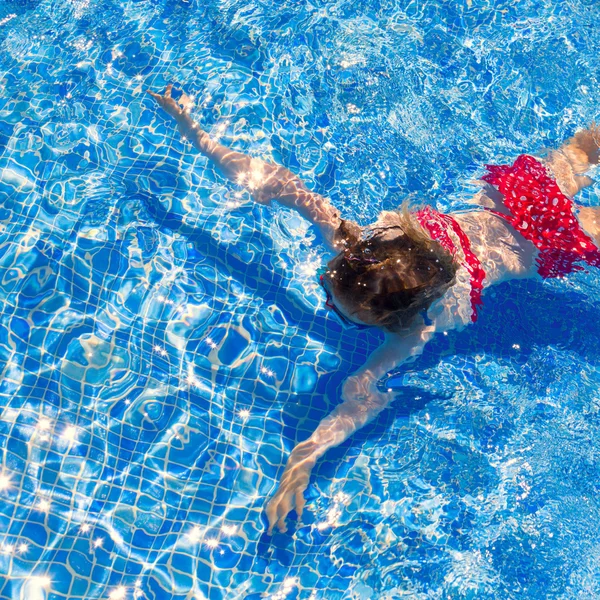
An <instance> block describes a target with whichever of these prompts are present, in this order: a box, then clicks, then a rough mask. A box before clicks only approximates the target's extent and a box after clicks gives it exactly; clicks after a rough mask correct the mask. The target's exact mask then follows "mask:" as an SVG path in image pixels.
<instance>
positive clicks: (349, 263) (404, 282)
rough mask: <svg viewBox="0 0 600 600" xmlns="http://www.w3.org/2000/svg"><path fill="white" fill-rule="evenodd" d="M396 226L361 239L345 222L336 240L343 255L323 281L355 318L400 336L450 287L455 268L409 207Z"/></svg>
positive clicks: (397, 215)
mask: <svg viewBox="0 0 600 600" xmlns="http://www.w3.org/2000/svg"><path fill="white" fill-rule="evenodd" d="M388 221H389V219H388ZM392 222H393V224H391V225H388V226H384V227H378V228H373V229H371V230H370V231H369V232H368V234H367V236H366V237H364V238H363V237H361V231H360V228H358V227H357V226H356V225H355V224H353V223H349V222H348V221H342V223H341V225H340V228H339V230H338V232H337V235H336V238H337V239H338V240H339V243H340V245H343V246H344V250H343V251H342V252H340V254H338V255H337V256H336V257H335V258H333V259H332V260H331V261H329V263H328V265H327V266H328V271H327V273H326V274H325V277H326V278H327V283H328V287H329V289H330V290H331V292H332V293H333V296H334V301H335V299H336V298H337V299H339V300H340V301H342V302H343V303H344V308H345V309H346V310H347V311H348V312H349V313H350V315H351V316H356V317H357V318H358V319H360V320H361V321H363V322H365V323H369V324H371V325H375V326H378V327H381V328H383V329H386V330H387V331H392V332H399V331H402V330H404V329H406V328H408V326H409V325H410V324H411V322H412V320H413V319H414V317H415V316H416V315H417V314H418V313H420V312H421V311H422V310H424V309H427V308H428V307H429V306H430V305H431V303H432V302H433V301H434V300H436V299H437V298H439V297H440V296H442V294H443V293H444V292H445V291H446V290H447V289H448V288H449V287H450V286H451V285H452V283H453V282H454V278H455V275H456V269H457V267H456V264H455V262H454V260H453V258H452V255H451V254H450V253H449V252H448V251H446V250H445V249H444V248H442V246H440V244H438V243H437V242H435V241H433V240H432V239H431V238H430V237H429V235H428V234H427V233H426V232H425V231H424V230H423V229H422V228H421V226H420V225H419V224H418V223H417V222H416V220H415V219H414V218H413V217H412V216H411V214H410V213H409V211H408V208H407V207H406V206H404V207H403V208H402V209H401V210H399V211H397V212H396V213H395V215H394V219H393V221H392Z"/></svg>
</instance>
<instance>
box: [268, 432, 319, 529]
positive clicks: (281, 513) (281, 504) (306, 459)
mask: <svg viewBox="0 0 600 600" xmlns="http://www.w3.org/2000/svg"><path fill="white" fill-rule="evenodd" d="M313 451H314V445H313V444H312V442H310V441H309V440H307V441H306V442H302V443H301V444H298V445H297V446H296V447H295V448H294V450H293V451H292V454H291V455H290V457H289V459H288V462H287V465H286V467H285V471H284V472H283V475H282V476H281V482H280V483H279V487H278V488H277V492H276V493H275V495H274V496H273V498H271V500H270V501H269V503H268V504H267V519H268V520H269V529H268V534H269V535H271V534H272V533H273V528H274V527H275V526H277V528H278V529H279V531H280V532H281V533H285V532H286V531H287V528H286V526H285V519H286V517H287V516H288V514H289V513H290V512H291V511H292V510H293V509H294V508H295V509H296V514H297V515H298V520H300V518H301V517H302V511H303V510H304V505H305V504H306V500H305V499H304V490H306V488H307V487H308V481H309V479H310V472H311V471H312V468H313V467H314V465H315V462H316V458H315V457H314V452H313Z"/></svg>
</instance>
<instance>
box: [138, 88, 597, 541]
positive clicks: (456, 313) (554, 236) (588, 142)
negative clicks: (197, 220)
mask: <svg viewBox="0 0 600 600" xmlns="http://www.w3.org/2000/svg"><path fill="white" fill-rule="evenodd" d="M171 90H172V86H171V85H169V86H168V87H167V89H166V92H165V93H164V95H159V94H156V93H153V92H149V93H150V95H151V96H152V97H153V98H154V99H155V100H156V101H157V102H158V104H159V105H160V106H161V107H162V108H163V109H164V110H165V111H166V112H167V113H168V114H169V115H171V116H172V117H174V118H175V120H176V121H177V124H178V127H179V131H180V132H181V134H182V135H183V136H184V137H185V138H187V139H188V140H190V141H191V142H192V144H193V145H194V146H195V147H196V148H197V149H198V150H199V151H200V152H202V153H203V154H205V155H206V156H207V157H208V158H209V159H211V160H212V161H213V162H214V163H215V165H216V166H217V167H219V169H220V170H221V171H222V172H223V174H224V175H225V176H226V177H228V178H229V179H231V180H232V181H235V182H236V183H238V184H239V185H242V186H243V187H245V188H246V189H248V190H249V191H250V192H251V194H252V196H253V198H254V200H255V201H256V202H259V203H261V204H269V203H270V202H271V201H272V200H274V199H275V200H277V201H279V202H281V203H282V204H283V205H285V206H288V207H290V208H293V209H295V210H297V211H298V212H299V213H300V214H301V215H302V216H303V217H305V218H306V219H308V220H309V221H311V222H312V223H313V224H314V225H315V226H316V227H317V228H318V229H319V231H320V232H321V234H322V236H323V238H324V239H325V242H326V244H327V245H328V246H329V247H330V248H331V249H332V250H333V251H334V252H335V253H336V256H335V257H334V258H333V259H331V260H330V261H329V263H328V265H327V267H328V268H327V270H326V272H325V273H324V275H322V276H321V285H322V286H323V289H324V292H325V294H326V297H327V306H328V307H330V308H331V309H332V310H335V312H336V313H337V314H338V315H339V317H340V319H342V320H343V321H344V322H346V323H347V324H348V325H350V326H356V327H360V326H374V327H380V328H381V329H383V331H384V332H385V341H384V343H383V344H382V345H381V346H380V347H379V348H378V349H377V350H376V351H375V352H373V354H372V355H371V356H370V357H369V359H368V360H367V362H366V364H365V365H364V366H363V367H362V368H361V369H359V370H358V371H357V372H356V373H354V375H352V376H351V377H348V379H347V380H346V381H345V383H344V385H343V388H342V400H343V402H342V403H341V404H339V405H338V406H337V407H336V408H335V409H334V411H333V412H332V413H331V414H330V415H329V416H327V417H326V418H325V419H323V420H322V421H321V423H320V424H319V426H318V427H317V429H316V430H315V432H314V433H313V434H312V435H311V436H310V437H309V438H308V439H307V440H306V441H304V442H302V443H300V444H298V445H297V446H296V447H295V448H294V450H293V451H292V453H291V455H290V457H289V459H288V462H287V465H286V468H285V471H284V472H283V475H282V477H281V482H280V484H279V488H278V489H277V492H276V493H275V495H274V497H273V498H272V499H271V500H270V501H269V503H268V504H267V509H266V510H267V517H268V521H269V533H272V531H273V528H274V527H275V526H277V527H278V529H279V530H280V531H281V532H285V531H286V526H285V520H286V517H287V515H288V514H289V513H290V511H291V510H292V509H295V510H296V513H297V514H298V518H300V517H301V516H302V510H303V508H304V504H305V500H304V490H305V489H306V487H307V486H308V481H309V477H310V473H311V470H312V468H313V467H314V465H315V463H316V461H317V460H318V459H319V457H320V456H322V455H323V454H325V452H326V451H327V450H328V449H329V448H331V447H333V446H336V445H338V444H340V443H342V442H343V441H344V440H346V439H347V438H348V437H349V436H351V435H352V434H353V433H354V432H355V431H356V430H357V429H359V428H361V427H363V426H364V425H365V424H366V423H368V422H369V421H371V420H372V419H374V418H375V417H376V416H377V415H378V414H379V413H380V412H381V411H382V410H383V409H384V408H385V407H386V406H387V405H388V404H389V403H390V402H391V401H392V400H393V394H392V393H391V391H389V390H388V391H385V389H380V388H379V387H378V385H377V383H378V381H379V380H380V379H382V378H383V377H384V376H385V375H386V374H387V373H388V372H389V371H391V370H392V369H394V368H396V367H398V366H399V365H401V364H402V363H405V362H406V361H409V360H412V359H414V358H415V357H416V356H418V355H419V354H421V353H422V351H423V348H424V346H425V344H426V343H427V342H428V340H430V339H431V337H432V336H433V334H434V333H436V332H440V331H448V330H450V329H457V328H458V329H460V328H463V327H464V326H465V325H467V324H468V323H471V322H474V321H475V320H476V319H477V309H478V307H479V306H481V305H482V293H483V291H484V289H485V288H487V287H489V286H491V285H494V284H497V283H500V282H503V281H506V280H508V279H514V278H525V277H533V276H536V273H537V274H539V275H541V276H542V277H543V278H550V277H563V276H564V275H566V274H568V273H570V272H572V271H577V270H581V269H582V268H583V267H582V266H581V265H580V264H578V263H581V262H583V263H587V264H588V265H593V266H600V251H599V250H598V246H597V244H598V243H600V208H579V209H578V213H577V215H575V213H574V208H575V205H574V203H573V201H572V200H571V198H570V196H573V195H575V194H576V193H577V192H578V191H579V190H580V189H582V188H583V187H586V186H588V185H590V184H591V179H590V178H589V177H587V176H585V175H584V173H585V172H586V171H587V170H588V168H589V167H590V166H591V165H592V164H597V163H598V160H599V148H600V128H596V127H595V126H592V127H591V128H590V129H587V130H584V131H580V132H578V133H577V134H575V136H574V137H573V138H571V139H570V140H569V141H568V142H566V143H565V144H564V145H563V146H562V147H561V148H560V149H559V150H558V151H555V152H551V153H550V154H549V156H547V157H546V158H545V159H544V160H541V159H537V158H534V157H532V156H528V155H521V156H519V157H518V158H517V160H516V161H515V163H514V164H513V165H512V166H508V165H506V166H489V167H488V170H489V173H488V174H487V175H486V176H485V177H483V180H484V181H485V185H484V187H483V188H482V191H481V192H480V193H479V194H478V195H477V196H476V198H475V199H474V203H475V204H477V205H478V206H479V207H478V208H477V209H475V210H472V211H463V212H460V213H453V214H452V215H449V214H448V215H446V214H441V213H439V212H437V211H435V210H434V209H432V208H430V207H426V208H424V209H422V210H420V211H417V212H414V213H410V212H409V211H408V209H407V208H406V207H405V208H404V209H403V210H401V211H384V212H382V213H381V214H380V216H379V218H378V220H377V221H376V222H375V223H373V224H372V225H369V226H367V227H364V228H361V227H359V226H358V225H357V224H356V223H354V222H352V221H349V220H346V219H342V218H341V217H340V214H339V212H338V211H337V210H336V209H335V208H334V207H333V206H332V205H331V203H330V202H329V201H328V200H326V199H325V198H323V197H322V196H319V195H318V194H315V193H313V192H311V191H309V190H308V189H307V188H306V187H305V186H304V185H303V183H302V182H301V181H300V179H298V178H297V177H296V176H295V175H294V174H293V173H291V172H290V171H288V170H287V169H285V168H284V167H281V166H278V165H273V164H270V163H266V162H264V161H262V160H258V159H254V158H251V157H249V156H247V155H245V154H241V153H239V152H234V151H233V150H230V149H229V148H226V147H225V146H222V145H220V144H218V143H217V142H215V141H213V140H211V139H210V137H209V136H208V134H207V133H206V132H204V131H202V129H200V127H199V125H198V124H197V123H195V122H194V121H193V120H192V118H191V117H190V115H189V112H188V110H187V109H186V108H184V107H183V105H180V104H179V103H178V102H177V101H175V100H174V99H173V97H172V95H171ZM182 98H185V96H182ZM180 101H181V99H180Z"/></svg>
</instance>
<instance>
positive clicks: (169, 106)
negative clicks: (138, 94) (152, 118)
mask: <svg viewBox="0 0 600 600" xmlns="http://www.w3.org/2000/svg"><path fill="white" fill-rule="evenodd" d="M172 90H173V84H172V83H170V84H169V85H168V86H167V89H166V90H165V93H164V95H162V96H161V95H160V94H156V93H155V92H153V91H151V90H147V91H148V93H149V94H150V95H151V96H152V97H153V98H154V99H155V100H156V101H157V102H158V104H159V106H160V107H161V108H163V109H164V110H165V112H166V113H167V114H169V115H171V116H172V117H175V118H177V117H179V116H180V115H181V114H183V112H184V109H183V108H181V106H180V105H179V104H178V103H177V102H176V101H175V99H174V98H173V97H172V96H171V91H172Z"/></svg>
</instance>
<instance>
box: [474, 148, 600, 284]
mask: <svg viewBox="0 0 600 600" xmlns="http://www.w3.org/2000/svg"><path fill="white" fill-rule="evenodd" d="M486 166H487V169H488V171H489V174H488V175H485V176H484V177H482V179H483V180H484V181H487V182H488V183H490V184H492V185H494V186H496V187H497V188H498V190H499V191H500V192H501V193H502V195H503V196H504V206H506V208H507V209H508V210H509V212H510V214H509V215H506V214H503V213H501V212H498V211H495V210H492V211H491V212H493V213H494V214H496V215H498V216H499V217H502V218H503V219H505V220H506V221H508V222H509V223H510V224H511V225H512V226H513V227H514V228H515V229H516V230H517V231H518V232H519V233H520V234H521V235H522V236H523V237H524V238H525V239H527V240H529V241H531V242H533V244H534V245H535V247H536V248H538V250H539V251H540V252H539V255H538V257H537V263H538V273H539V274H540V275H541V276H542V277H544V278H545V279H547V278H551V277H564V276H565V275H567V274H568V273H571V272H573V271H582V270H583V267H582V266H580V265H577V264H575V263H576V262H578V261H583V262H586V263H587V264H588V265H591V266H594V267H600V251H599V250H598V248H597V247H596V245H595V244H594V242H593V241H592V240H591V239H590V238H589V237H588V236H587V235H586V233H585V232H584V231H583V229H582V228H581V225H580V224H579V222H578V221H577V218H576V217H575V215H574V214H573V209H574V204H573V201H572V200H571V199H570V198H569V197H567V196H565V195H564V194H563V193H562V192H561V191H560V189H559V187H558V184H557V183H556V181H555V180H554V179H552V178H551V177H549V176H548V173H547V172H546V168H545V167H544V165H542V164H541V163H540V162H539V161H538V160H536V159H535V158H533V156H528V155H525V154H523V155H521V156H519V157H518V158H517V160H516V161H515V162H514V164H513V165H512V166H510V165H501V166H495V165H486Z"/></svg>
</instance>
